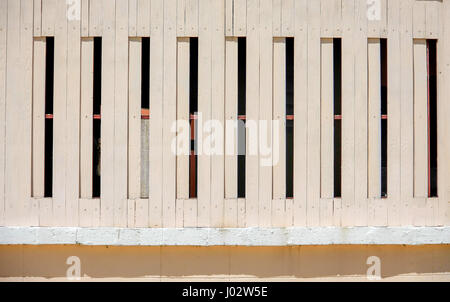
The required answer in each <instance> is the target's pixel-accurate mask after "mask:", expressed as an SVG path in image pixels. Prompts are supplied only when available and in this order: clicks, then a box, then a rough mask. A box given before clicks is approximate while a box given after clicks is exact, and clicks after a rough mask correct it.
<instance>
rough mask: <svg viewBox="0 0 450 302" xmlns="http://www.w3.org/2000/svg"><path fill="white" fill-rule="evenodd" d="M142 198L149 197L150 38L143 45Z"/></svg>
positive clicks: (145, 39)
mask: <svg viewBox="0 0 450 302" xmlns="http://www.w3.org/2000/svg"><path fill="white" fill-rule="evenodd" d="M141 57H142V60H141V64H142V65H141V177H140V186H141V194H140V195H141V198H148V197H149V126H150V124H149V122H150V121H149V119H150V96H149V95H150V38H148V37H146V38H142V45H141Z"/></svg>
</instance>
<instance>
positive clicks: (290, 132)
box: [286, 38, 294, 198]
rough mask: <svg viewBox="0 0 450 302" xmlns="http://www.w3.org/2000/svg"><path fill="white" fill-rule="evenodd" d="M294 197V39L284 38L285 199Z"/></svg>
mask: <svg viewBox="0 0 450 302" xmlns="http://www.w3.org/2000/svg"><path fill="white" fill-rule="evenodd" d="M293 197H294V38H286V198H293Z"/></svg>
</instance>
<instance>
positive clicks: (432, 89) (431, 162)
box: [427, 40, 438, 197]
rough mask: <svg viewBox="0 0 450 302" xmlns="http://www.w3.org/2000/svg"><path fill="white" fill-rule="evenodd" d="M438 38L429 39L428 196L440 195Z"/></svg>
mask: <svg viewBox="0 0 450 302" xmlns="http://www.w3.org/2000/svg"><path fill="white" fill-rule="evenodd" d="M436 44H437V43H436V40H427V82H428V83H427V84H428V197H437V196H438V186H437V175H438V174H437V169H438V167H437V155H438V154H437V77H436V76H437V65H436Z"/></svg>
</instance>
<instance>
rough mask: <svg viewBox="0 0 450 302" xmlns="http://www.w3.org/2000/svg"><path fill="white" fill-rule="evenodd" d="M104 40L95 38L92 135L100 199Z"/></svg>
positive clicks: (94, 178) (94, 189)
mask: <svg viewBox="0 0 450 302" xmlns="http://www.w3.org/2000/svg"><path fill="white" fill-rule="evenodd" d="M101 86H102V38H101V37H95V38H94V85H93V98H92V101H93V108H92V109H93V110H92V112H93V125H92V126H93V135H92V139H93V142H92V197H93V198H98V197H100V175H101V171H100V161H101V133H100V126H101V99H102V89H101Z"/></svg>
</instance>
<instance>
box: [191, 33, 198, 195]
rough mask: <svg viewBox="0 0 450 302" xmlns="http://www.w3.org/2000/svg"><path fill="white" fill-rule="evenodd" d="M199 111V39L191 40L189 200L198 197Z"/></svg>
mask: <svg viewBox="0 0 450 302" xmlns="http://www.w3.org/2000/svg"><path fill="white" fill-rule="evenodd" d="M197 111H198V38H194V37H191V38H190V39H189V116H190V119H191V123H190V124H191V155H190V156H189V198H196V197H197V186H198V185H197V174H198V173H197V170H198V164H197V154H198V153H197V139H196V138H197V127H196V125H197V122H196V119H195V117H196V114H197Z"/></svg>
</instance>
